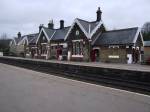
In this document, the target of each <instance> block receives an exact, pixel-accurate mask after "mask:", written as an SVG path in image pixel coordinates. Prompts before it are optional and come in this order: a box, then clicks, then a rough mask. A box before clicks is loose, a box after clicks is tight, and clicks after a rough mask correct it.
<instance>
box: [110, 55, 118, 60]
mask: <svg viewBox="0 0 150 112" xmlns="http://www.w3.org/2000/svg"><path fill="white" fill-rule="evenodd" d="M108 58H110V59H119V58H120V57H119V55H109V56H108Z"/></svg>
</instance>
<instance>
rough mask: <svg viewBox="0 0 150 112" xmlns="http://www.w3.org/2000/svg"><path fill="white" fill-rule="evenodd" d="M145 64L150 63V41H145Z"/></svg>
mask: <svg viewBox="0 0 150 112" xmlns="http://www.w3.org/2000/svg"><path fill="white" fill-rule="evenodd" d="M144 62H146V63H147V62H148V63H150V41H144Z"/></svg>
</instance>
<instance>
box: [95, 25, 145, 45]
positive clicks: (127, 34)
mask: <svg viewBox="0 0 150 112" xmlns="http://www.w3.org/2000/svg"><path fill="white" fill-rule="evenodd" d="M139 34H140V31H139V28H138V27H135V28H128V29H121V30H113V31H106V32H104V33H102V34H101V35H100V36H99V37H98V38H97V40H96V41H95V43H94V45H96V46H98V45H124V44H125V45H133V44H135V42H136V40H137V38H138V36H139ZM141 38H142V37H141Z"/></svg>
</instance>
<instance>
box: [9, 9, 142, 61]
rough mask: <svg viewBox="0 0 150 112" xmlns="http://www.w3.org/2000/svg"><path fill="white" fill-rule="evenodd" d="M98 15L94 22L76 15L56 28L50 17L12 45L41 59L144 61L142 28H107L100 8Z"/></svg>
mask: <svg viewBox="0 0 150 112" xmlns="http://www.w3.org/2000/svg"><path fill="white" fill-rule="evenodd" d="M96 15H97V18H96V20H95V21H86V20H82V19H79V18H76V19H75V20H74V21H73V23H72V25H71V26H67V27H65V26H64V20H60V27H59V28H57V29H55V28H54V23H53V21H52V20H51V21H50V22H49V23H48V27H45V26H44V25H40V26H39V32H38V33H36V34H34V35H31V34H30V35H27V36H21V38H20V41H19V42H17V43H16V42H15V40H13V41H14V42H12V44H11V46H15V45H16V46H23V48H22V50H20V51H21V52H20V53H21V54H24V56H25V57H30V58H38V59H57V60H68V61H88V62H91V61H92V62H95V61H96V62H107V63H109V62H110V63H138V62H141V61H142V55H143V53H142V49H143V37H142V34H141V30H140V28H138V27H134V28H127V29H119V30H112V31H107V30H106V28H105V26H104V24H103V21H102V11H101V10H100V8H98V10H97V12H96ZM19 36H20V35H19ZM14 44H15V45H14ZM13 48H14V47H13ZM18 55H19V53H18Z"/></svg>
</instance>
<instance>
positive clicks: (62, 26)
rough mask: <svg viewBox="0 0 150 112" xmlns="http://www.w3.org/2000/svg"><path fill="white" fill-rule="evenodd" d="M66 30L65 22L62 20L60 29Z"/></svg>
mask: <svg viewBox="0 0 150 112" xmlns="http://www.w3.org/2000/svg"><path fill="white" fill-rule="evenodd" d="M63 28H64V20H60V29H63Z"/></svg>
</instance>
